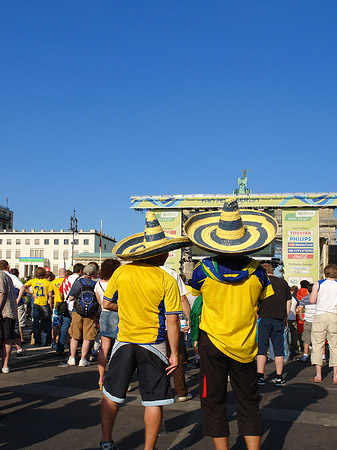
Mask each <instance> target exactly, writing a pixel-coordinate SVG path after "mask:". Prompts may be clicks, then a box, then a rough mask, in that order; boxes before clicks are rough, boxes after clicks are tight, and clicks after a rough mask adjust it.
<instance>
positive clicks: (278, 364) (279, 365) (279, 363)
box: [275, 356, 284, 377]
mask: <svg viewBox="0 0 337 450" xmlns="http://www.w3.org/2000/svg"><path fill="white" fill-rule="evenodd" d="M283 365H284V357H283V356H275V368H276V375H277V376H280V377H282V372H283Z"/></svg>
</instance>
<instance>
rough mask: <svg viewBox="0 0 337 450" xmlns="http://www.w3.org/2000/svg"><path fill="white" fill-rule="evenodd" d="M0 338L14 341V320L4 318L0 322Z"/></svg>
mask: <svg viewBox="0 0 337 450" xmlns="http://www.w3.org/2000/svg"><path fill="white" fill-rule="evenodd" d="M0 328H1V330H0V338H1V339H15V338H16V335H15V320H14V319H10V318H9V317H5V318H4V319H1V322H0Z"/></svg>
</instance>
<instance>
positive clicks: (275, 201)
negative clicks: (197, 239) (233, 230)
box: [131, 192, 337, 209]
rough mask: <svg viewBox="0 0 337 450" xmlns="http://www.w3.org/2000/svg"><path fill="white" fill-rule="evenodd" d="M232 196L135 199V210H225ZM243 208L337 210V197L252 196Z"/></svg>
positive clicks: (245, 199) (245, 198) (242, 198)
mask: <svg viewBox="0 0 337 450" xmlns="http://www.w3.org/2000/svg"><path fill="white" fill-rule="evenodd" d="M228 197H233V194H232V195H206V194H205V195H202V194H195V195H176V196H172V197H171V196H163V197H157V196H150V197H142V196H139V197H136V196H134V197H131V208H134V209H194V208H202V209H207V208H222V207H223V204H224V201H225V199H227V198H228ZM236 198H237V201H238V205H239V208H268V207H270V208H275V207H279V208H296V207H297V208H301V207H302V208H310V209H311V208H317V207H318V206H320V207H322V206H324V207H336V206H337V193H336V192H331V193H325V194H249V195H238V196H236Z"/></svg>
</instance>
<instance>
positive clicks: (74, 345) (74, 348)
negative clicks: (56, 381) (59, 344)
mask: <svg viewBox="0 0 337 450" xmlns="http://www.w3.org/2000/svg"><path fill="white" fill-rule="evenodd" d="M77 347H78V340H77V339H74V338H72V339H71V341H70V356H71V357H72V358H75V357H76V352H77Z"/></svg>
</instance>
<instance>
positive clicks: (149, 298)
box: [104, 262, 182, 344]
mask: <svg viewBox="0 0 337 450" xmlns="http://www.w3.org/2000/svg"><path fill="white" fill-rule="evenodd" d="M104 300H107V301H110V302H114V303H118V315H119V322H118V329H117V339H118V341H120V342H130V343H135V344H158V343H160V342H163V341H164V340H165V337H166V320H165V315H167V314H181V313H182V306H181V300H180V294H179V289H178V284H177V282H176V280H175V279H174V278H173V277H172V276H171V275H169V274H168V273H167V272H165V271H164V270H162V269H161V268H160V267H157V266H154V265H152V264H146V263H144V262H133V263H130V264H125V265H123V266H121V267H119V268H118V269H117V270H115V272H114V273H113V275H112V277H111V278H110V280H109V283H108V285H107V288H106V290H105V293H104Z"/></svg>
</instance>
